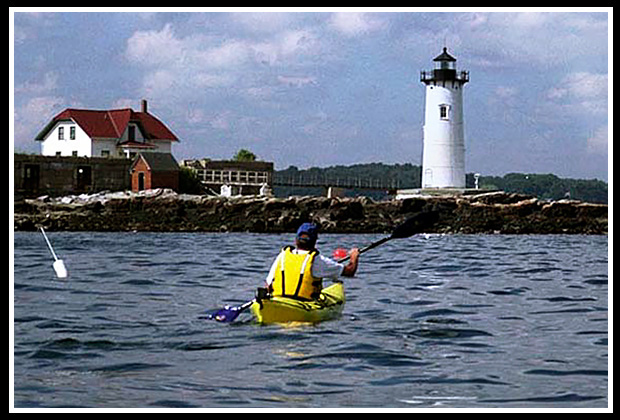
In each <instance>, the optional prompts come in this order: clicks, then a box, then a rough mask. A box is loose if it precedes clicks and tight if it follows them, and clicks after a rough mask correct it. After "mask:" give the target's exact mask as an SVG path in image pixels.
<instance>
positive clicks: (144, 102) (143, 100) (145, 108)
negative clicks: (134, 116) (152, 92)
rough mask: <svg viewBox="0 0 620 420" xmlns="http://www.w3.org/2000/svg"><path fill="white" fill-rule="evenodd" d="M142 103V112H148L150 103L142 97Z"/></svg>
mask: <svg viewBox="0 0 620 420" xmlns="http://www.w3.org/2000/svg"><path fill="white" fill-rule="evenodd" d="M140 105H141V110H140V111H142V112H144V113H145V114H147V113H148V112H149V110H148V109H149V107H148V103H147V102H146V99H142V100H141V101H140Z"/></svg>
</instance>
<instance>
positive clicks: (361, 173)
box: [276, 163, 608, 203]
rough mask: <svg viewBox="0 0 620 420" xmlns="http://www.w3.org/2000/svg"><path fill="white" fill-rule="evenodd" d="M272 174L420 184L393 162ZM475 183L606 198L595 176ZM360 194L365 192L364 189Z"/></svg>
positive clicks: (543, 194)
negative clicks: (589, 177) (591, 177)
mask: <svg viewBox="0 0 620 420" xmlns="http://www.w3.org/2000/svg"><path fill="white" fill-rule="evenodd" d="M276 175H278V176H283V177H304V178H308V179H310V178H326V179H336V178H342V179H346V178H361V179H378V180H382V181H389V182H392V183H396V184H397V185H398V187H399V188H400V189H409V188H420V186H421V184H422V167H421V166H418V165H412V164H410V163H405V164H393V165H386V164H384V163H366V164H355V165H349V166H343V165H338V166H330V167H327V168H317V167H313V168H309V169H299V168H297V167H296V166H289V167H288V168H287V169H284V170H280V171H276ZM386 183H388V182H386ZM478 184H479V187H480V188H481V189H493V190H502V191H506V192H510V193H520V194H528V195H533V196H535V197H538V198H539V199H543V200H559V199H563V198H570V199H573V200H581V201H586V202H591V203H607V200H608V186H607V183H606V182H604V181H601V180H598V179H572V178H560V177H558V176H556V175H553V174H525V173H509V174H506V175H504V176H501V177H500V176H484V175H482V176H480V178H479V180H478ZM474 186H475V179H474V174H473V173H469V174H467V175H466V187H467V188H474ZM283 192H284V191H283ZM286 193H290V194H293V193H295V194H303V193H302V192H299V191H292V190H288V191H286ZM364 194H368V192H365V193H364ZM377 198H379V197H377Z"/></svg>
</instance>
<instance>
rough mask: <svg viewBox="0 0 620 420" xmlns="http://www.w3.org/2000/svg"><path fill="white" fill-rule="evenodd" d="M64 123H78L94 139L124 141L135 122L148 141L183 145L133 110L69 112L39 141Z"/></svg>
mask: <svg viewBox="0 0 620 420" xmlns="http://www.w3.org/2000/svg"><path fill="white" fill-rule="evenodd" d="M63 120H73V121H75V122H76V123H77V124H78V125H79V126H80V127H81V128H82V130H84V131H85V132H86V134H88V135H89V136H90V138H115V139H120V138H121V136H122V135H123V133H124V132H125V130H126V129H127V124H129V122H130V121H131V122H133V123H136V124H138V126H139V127H140V130H141V131H142V133H143V135H144V137H145V138H146V139H147V140H151V141H152V140H171V141H179V139H178V138H177V136H175V135H174V133H172V131H170V130H169V129H168V127H166V126H165V125H164V123H162V122H161V121H159V120H158V119H157V118H155V117H154V116H153V115H151V114H149V113H148V112H135V111H134V110H132V109H130V108H125V109H111V110H107V111H96V110H88V109H73V108H68V109H65V110H64V111H62V112H61V113H60V114H58V115H56V116H55V117H54V118H53V119H52V121H50V123H49V124H47V126H46V127H45V128H44V129H43V130H42V131H41V132H40V133H39V134H38V135H37V137H36V138H35V140H43V139H44V138H45V136H46V135H47V133H48V132H49V131H50V130H51V129H52V128H53V127H54V125H55V124H56V122H58V121H63Z"/></svg>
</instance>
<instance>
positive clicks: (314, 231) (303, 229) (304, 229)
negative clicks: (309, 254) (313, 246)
mask: <svg viewBox="0 0 620 420" xmlns="http://www.w3.org/2000/svg"><path fill="white" fill-rule="evenodd" d="M302 235H303V236H304V237H302ZM318 237H319V227H318V226H317V225H315V224H314V223H304V224H302V225H301V226H299V229H297V240H300V241H305V242H311V243H314V242H316V240H317V238H318Z"/></svg>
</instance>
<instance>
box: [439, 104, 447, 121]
mask: <svg viewBox="0 0 620 420" xmlns="http://www.w3.org/2000/svg"><path fill="white" fill-rule="evenodd" d="M448 108H449V106H448V105H439V118H441V119H442V120H447V119H448Z"/></svg>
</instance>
